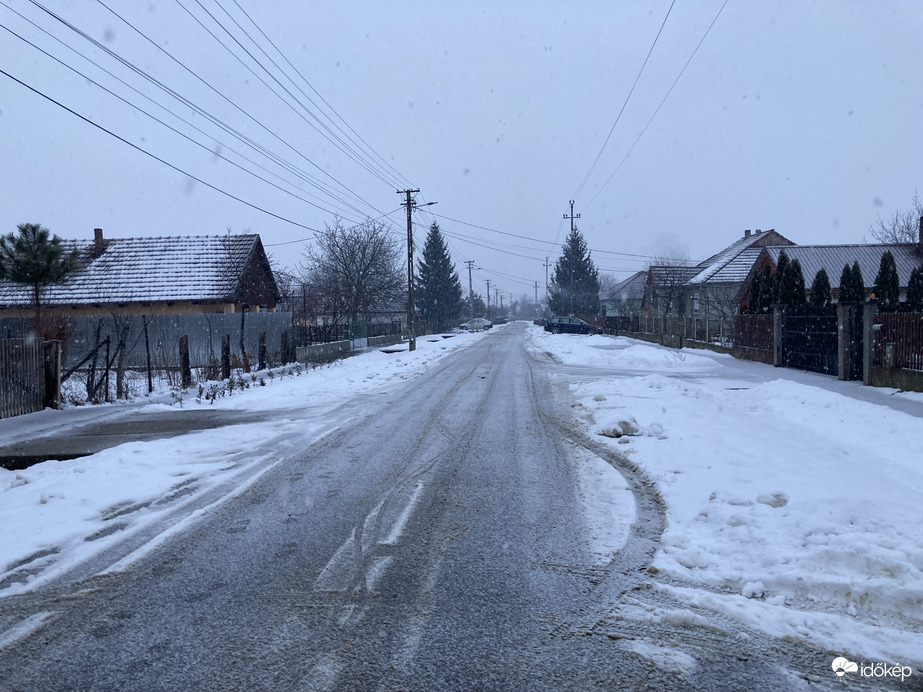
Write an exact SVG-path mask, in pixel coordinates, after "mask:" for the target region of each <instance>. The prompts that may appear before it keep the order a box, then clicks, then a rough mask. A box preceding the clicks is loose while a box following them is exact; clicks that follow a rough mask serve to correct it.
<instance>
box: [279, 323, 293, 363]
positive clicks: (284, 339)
mask: <svg viewBox="0 0 923 692" xmlns="http://www.w3.org/2000/svg"><path fill="white" fill-rule="evenodd" d="M281 342H282V343H281V345H280V346H279V351H280V352H281V353H282V365H287V364H288V363H291V362H292V359H291V358H290V357H289V352H288V330H287V329H283V330H282V335H281Z"/></svg>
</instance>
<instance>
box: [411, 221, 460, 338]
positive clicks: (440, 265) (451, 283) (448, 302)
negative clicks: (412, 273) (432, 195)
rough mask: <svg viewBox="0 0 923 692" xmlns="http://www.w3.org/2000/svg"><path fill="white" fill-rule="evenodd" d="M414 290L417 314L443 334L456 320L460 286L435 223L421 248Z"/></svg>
mask: <svg viewBox="0 0 923 692" xmlns="http://www.w3.org/2000/svg"><path fill="white" fill-rule="evenodd" d="M415 290H416V296H415V302H416V303H417V305H418V306H419V308H420V314H421V315H422V316H423V319H425V320H428V321H429V322H431V323H432V325H433V326H434V327H435V328H436V329H437V330H439V331H444V330H445V329H447V328H448V326H449V323H450V322H451V321H452V320H454V319H455V318H457V317H458V315H459V313H460V311H461V304H462V288H461V282H460V281H459V280H458V272H456V271H455V265H454V264H453V263H452V257H451V256H450V255H449V249H448V247H447V246H446V242H445V239H444V238H443V236H442V232H441V231H440V230H439V224H438V223H436V222H435V221H434V222H433V225H432V226H430V228H429V233H428V234H427V236H426V243H425V244H424V245H423V259H422V260H421V261H420V263H419V265H418V270H417V278H416V289H415Z"/></svg>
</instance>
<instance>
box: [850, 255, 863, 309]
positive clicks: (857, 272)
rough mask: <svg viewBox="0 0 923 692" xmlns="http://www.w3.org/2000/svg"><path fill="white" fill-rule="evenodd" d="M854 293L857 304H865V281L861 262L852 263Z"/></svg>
mask: <svg viewBox="0 0 923 692" xmlns="http://www.w3.org/2000/svg"><path fill="white" fill-rule="evenodd" d="M852 292H853V295H854V296H855V298H854V300H855V301H856V302H857V303H864V302H865V279H864V278H862V269H861V268H860V267H859V260H856V261H855V262H853V263H852Z"/></svg>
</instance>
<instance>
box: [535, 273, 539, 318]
mask: <svg viewBox="0 0 923 692" xmlns="http://www.w3.org/2000/svg"><path fill="white" fill-rule="evenodd" d="M535 314H536V315H538V281H536V282H535Z"/></svg>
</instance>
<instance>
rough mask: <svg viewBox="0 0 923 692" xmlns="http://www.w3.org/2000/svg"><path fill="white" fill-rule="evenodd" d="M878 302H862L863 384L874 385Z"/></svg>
mask: <svg viewBox="0 0 923 692" xmlns="http://www.w3.org/2000/svg"><path fill="white" fill-rule="evenodd" d="M877 314H878V303H872V302H869V303H863V304H862V344H863V349H862V384H864V385H867V386H869V387H871V386H872V363H874V362H875V315H877Z"/></svg>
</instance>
